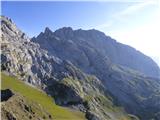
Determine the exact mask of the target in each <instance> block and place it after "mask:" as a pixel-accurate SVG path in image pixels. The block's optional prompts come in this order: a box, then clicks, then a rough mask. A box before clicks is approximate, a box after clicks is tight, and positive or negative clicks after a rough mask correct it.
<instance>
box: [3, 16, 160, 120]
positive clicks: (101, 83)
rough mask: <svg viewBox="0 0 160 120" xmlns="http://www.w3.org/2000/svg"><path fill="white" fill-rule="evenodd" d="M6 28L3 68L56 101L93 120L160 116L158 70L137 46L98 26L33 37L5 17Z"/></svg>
mask: <svg viewBox="0 0 160 120" xmlns="http://www.w3.org/2000/svg"><path fill="white" fill-rule="evenodd" d="M1 31H2V36H1V51H2V52H1V70H2V71H3V72H4V73H5V74H6V73H7V74H9V75H10V76H16V77H17V78H18V79H20V80H22V81H24V82H25V83H26V82H27V83H29V85H33V86H35V87H36V88H37V89H41V90H43V91H44V92H46V93H47V94H48V95H49V96H51V97H52V98H53V100H54V101H55V103H56V104H57V105H59V106H65V107H67V108H69V109H74V110H78V111H81V112H82V113H84V114H85V117H86V119H88V120H108V119H109V120H138V119H141V120H150V119H154V120H159V118H160V103H159V101H160V80H159V79H158V76H159V68H158V67H157V65H156V64H155V63H154V62H153V60H152V59H150V58H149V57H147V56H145V55H143V54H142V53H140V52H137V51H136V50H135V49H133V48H130V47H129V46H125V45H123V44H120V43H117V42H116V41H115V40H112V39H111V38H110V37H108V36H105V34H104V33H102V32H99V31H97V30H88V31H84V30H72V28H67V27H65V28H62V29H59V30H57V31H55V32H52V31H51V30H50V29H49V28H46V29H45V31H44V32H41V33H40V35H38V36H37V37H34V38H32V39H30V38H28V37H27V35H26V34H25V33H23V32H22V31H21V30H19V29H18V28H17V26H16V25H15V24H14V23H13V22H12V21H11V20H10V19H8V18H7V17H1ZM105 43H106V44H105ZM127 50H129V51H128V52H129V53H128V52H127ZM122 53H123V54H122ZM121 54H122V56H120V55H121ZM132 54H133V56H138V57H136V58H137V59H136V58H135V59H134V61H130V55H132ZM146 61H147V62H146ZM130 62H131V63H132V64H133V65H130ZM123 63H124V64H125V65H124V64H123ZM140 63H141V64H140ZM142 63H143V64H144V65H143V66H141V65H142ZM138 64H139V65H138ZM151 69H153V71H151ZM149 71H150V72H149ZM4 73H3V74H4ZM152 76H154V78H153V77H152ZM2 79H6V78H5V77H2ZM13 80H14V79H13ZM5 82H6V80H2V86H3V84H6V83H5ZM14 82H17V81H16V80H14ZM27 85H28V84H27ZM11 86H12V87H13V88H14V84H11ZM19 86H21V85H19ZM12 87H9V88H12ZM7 88H8V87H6V88H5V89H7ZM17 88H19V87H17ZM11 90H12V89H11ZM13 91H14V89H13ZM15 94H16V95H17V94H20V98H21V99H25V98H23V97H21V96H25V94H24V93H21V92H19V91H16V93H15ZM13 96H14V95H13ZM11 99H12V97H11ZM9 100H10V99H9ZM36 102H37V103H38V102H40V101H36ZM40 103H41V102H40ZM40 103H39V104H40ZM6 104H9V103H8V101H7V102H6ZM24 104H28V103H26V102H25V103H24ZM33 106H34V105H33ZM44 107H45V106H44ZM51 109H52V108H51ZM53 109H54V108H53ZM5 114H6V113H5ZM48 114H49V113H46V115H48ZM57 114H58V113H57ZM136 116H137V117H136ZM52 117H53V118H54V117H55V116H54V114H53V115H52ZM138 117H139V118H138ZM66 119H67V118H66Z"/></svg>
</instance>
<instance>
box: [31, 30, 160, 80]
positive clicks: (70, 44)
mask: <svg viewBox="0 0 160 120" xmlns="http://www.w3.org/2000/svg"><path fill="white" fill-rule="evenodd" d="M58 39H59V40H60V41H58ZM32 40H33V41H34V42H37V43H39V44H40V46H41V48H43V49H46V50H48V51H49V52H50V53H51V54H54V55H56V56H58V57H60V58H61V59H69V60H70V61H72V62H74V63H75V65H77V66H78V67H81V68H82V67H83V68H84V69H85V67H86V68H89V65H90V60H89V59H92V58H89V55H88V53H87V52H90V51H91V52H93V53H94V54H95V56H96V54H98V55H100V56H101V57H103V58H104V59H107V58H109V59H110V60H111V61H112V62H113V63H115V64H119V65H122V66H124V67H128V68H131V69H134V70H137V71H139V72H141V73H144V74H146V75H147V76H152V77H159V76H160V69H159V67H158V65H157V64H156V63H155V62H154V61H153V60H152V59H151V58H149V57H148V56H146V55H144V54H142V53H141V52H139V51H137V50H136V49H134V48H132V47H130V46H127V45H124V44H121V43H118V42H116V41H115V40H114V39H112V38H111V37H109V36H106V35H105V34H104V33H102V32H100V31H97V30H94V29H92V30H81V29H79V30H72V28H70V27H64V28H61V29H58V30H56V31H55V32H52V31H51V30H50V29H49V28H46V29H45V31H44V32H43V33H41V34H39V35H38V36H37V38H33V39H32ZM51 41H52V42H51ZM62 43H63V44H62ZM61 47H63V49H61ZM75 51H76V52H75ZM69 53H71V55H68V54H69ZM72 53H73V54H72ZM74 53H77V54H78V55H77V54H74ZM79 58H81V59H79ZM97 66H98V65H97ZM85 71H87V70H86V69H85Z"/></svg>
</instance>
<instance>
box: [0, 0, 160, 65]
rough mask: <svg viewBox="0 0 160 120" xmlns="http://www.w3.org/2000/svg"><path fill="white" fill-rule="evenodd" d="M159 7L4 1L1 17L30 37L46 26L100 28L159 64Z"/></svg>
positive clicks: (153, 2)
mask: <svg viewBox="0 0 160 120" xmlns="http://www.w3.org/2000/svg"><path fill="white" fill-rule="evenodd" d="M159 7H160V4H159V1H158V0H141V2H121V1H120V0H119V1H116V2H102V1H101V2H98V1H97V2H51V1H50V2H42V1H41V2H33V1H28V2H9V1H8V2H2V15H5V16H8V17H10V18H11V19H12V20H13V21H14V22H15V23H16V24H17V26H18V27H19V28H20V29H21V30H23V31H24V32H25V33H27V35H29V36H30V37H32V36H34V35H38V34H39V33H40V32H41V31H43V30H44V28H45V27H49V28H50V29H52V30H53V31H54V30H56V29H58V28H61V27H64V26H70V27H72V28H73V29H79V28H82V29H92V28H95V29H98V30H101V31H103V32H105V33H106V35H109V36H111V37H113V38H115V39H116V40H117V41H119V42H121V43H125V44H128V45H131V46H133V47H135V48H136V49H138V50H140V51H141V52H143V53H145V54H147V55H149V56H151V57H152V58H153V59H154V60H156V62H157V63H159V64H160V47H159V43H158V42H159V41H160V36H159V33H158V32H157V31H160V24H159V21H160V8H159Z"/></svg>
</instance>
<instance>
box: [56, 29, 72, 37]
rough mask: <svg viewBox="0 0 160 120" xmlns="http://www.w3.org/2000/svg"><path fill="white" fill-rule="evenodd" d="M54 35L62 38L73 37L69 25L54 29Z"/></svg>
mask: <svg viewBox="0 0 160 120" xmlns="http://www.w3.org/2000/svg"><path fill="white" fill-rule="evenodd" d="M54 35H55V36H57V37H60V38H62V39H70V38H73V37H74V30H73V29H72V28H71V27H63V28H60V29H58V30H56V31H55V32H54Z"/></svg>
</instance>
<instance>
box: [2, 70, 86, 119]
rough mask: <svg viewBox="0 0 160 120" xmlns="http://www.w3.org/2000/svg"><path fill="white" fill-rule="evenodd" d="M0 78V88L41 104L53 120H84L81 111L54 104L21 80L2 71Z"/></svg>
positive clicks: (45, 95) (50, 99)
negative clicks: (0, 85) (0, 86)
mask: <svg viewBox="0 0 160 120" xmlns="http://www.w3.org/2000/svg"><path fill="white" fill-rule="evenodd" d="M1 80H2V81H1V84H2V88H1V89H7V88H9V89H11V90H13V91H15V92H17V93H19V94H21V95H23V96H24V97H26V98H27V99H28V100H32V101H34V102H37V103H38V104H40V105H41V106H43V107H44V108H45V109H46V110H47V111H48V112H49V113H50V114H51V115H52V116H53V118H54V119H55V120H85V115H84V114H83V113H81V112H79V111H73V110H71V109H67V108H64V107H60V106H58V105H56V104H55V103H54V101H53V99H52V98H51V97H50V96H48V95H47V94H45V93H44V92H42V91H40V90H38V89H36V88H33V87H31V86H29V85H27V84H25V83H24V82H23V81H20V80H17V79H16V78H15V77H13V76H8V75H5V74H4V73H2V74H1Z"/></svg>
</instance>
